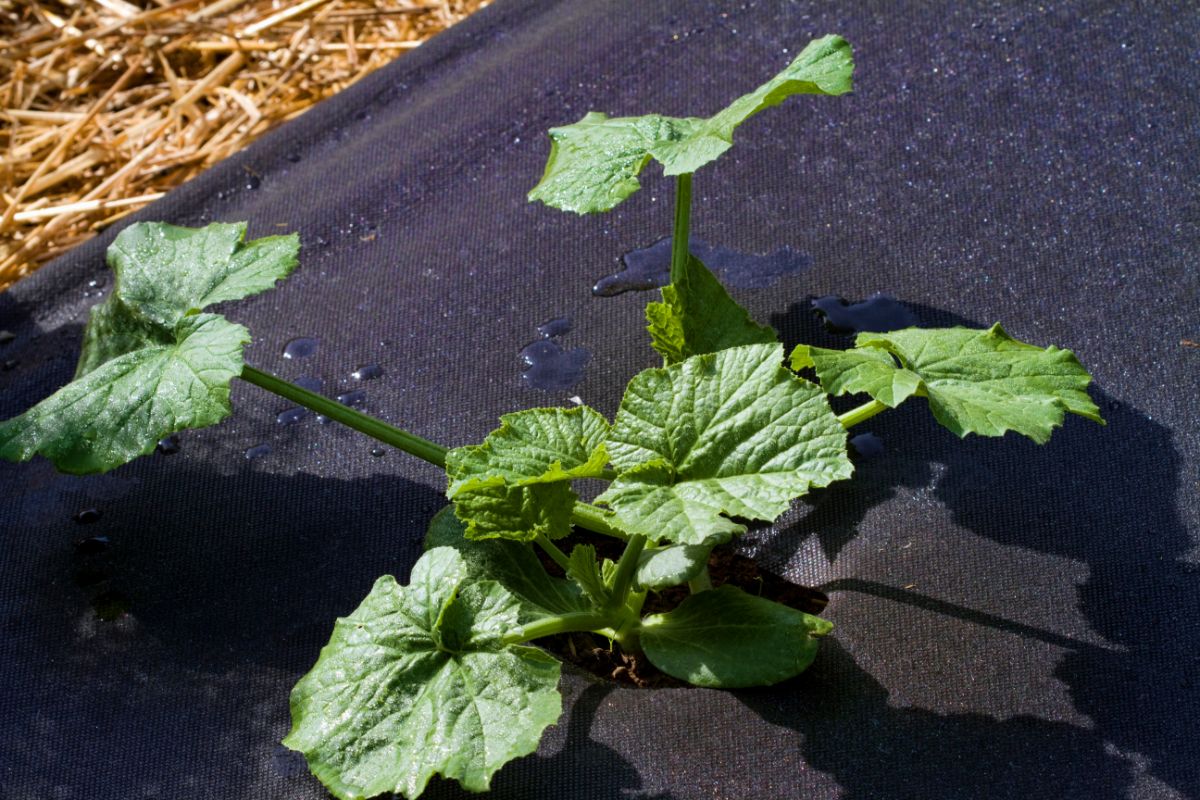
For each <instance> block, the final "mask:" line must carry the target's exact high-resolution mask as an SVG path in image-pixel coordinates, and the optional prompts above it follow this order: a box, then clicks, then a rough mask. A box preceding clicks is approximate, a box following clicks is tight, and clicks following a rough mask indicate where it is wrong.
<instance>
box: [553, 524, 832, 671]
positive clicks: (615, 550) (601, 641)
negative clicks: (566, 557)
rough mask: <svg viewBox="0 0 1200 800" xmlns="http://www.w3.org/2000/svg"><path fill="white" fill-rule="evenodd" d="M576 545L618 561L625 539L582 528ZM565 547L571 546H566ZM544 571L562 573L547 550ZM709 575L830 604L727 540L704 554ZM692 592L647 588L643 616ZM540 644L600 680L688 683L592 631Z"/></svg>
mask: <svg viewBox="0 0 1200 800" xmlns="http://www.w3.org/2000/svg"><path fill="white" fill-rule="evenodd" d="M569 542H570V543H571V544H572V545H574V544H590V545H592V546H593V547H595V548H596V555H597V556H599V557H600V558H609V559H612V560H613V561H616V560H617V559H618V558H620V557H621V551H622V550H623V549H624V544H623V543H621V542H619V541H616V540H615V539H612V538H609V537H606V536H600V535H598V534H591V533H589V532H587V531H584V532H580V533H577V534H575V535H574V536H572V537H571V539H570V540H569ZM568 549H569V548H568ZM538 553H539V555H540V556H541V558H542V564H543V565H544V566H545V567H546V571H547V572H549V573H551V574H552V575H556V576H559V577H562V576H563V571H562V569H561V568H560V567H559V566H558V565H557V564H555V563H554V561H553V560H551V559H550V557H549V556H547V555H546V554H545V553H542V552H541V551H540V550H539V551H538ZM708 575H709V580H711V581H712V585H713V587H717V586H721V585H724V584H726V583H728V584H731V585H733V586H736V587H738V588H739V589H741V590H742V591H744V592H748V593H750V594H754V595H759V596H761V597H765V598H766V599H768V600H774V601H775V602H776V603H782V604H783V605H785V606H789V607H791V608H795V609H797V610H799V611H804V612H806V613H808V614H820V613H821V612H822V611H823V610H824V609H825V606H826V605H828V603H829V597H828V596H826V595H825V593H824V592H821V591H818V590H817V589H812V588H809V587H807V586H799V585H797V584H794V583H791V582H790V581H788V580H786V579H784V578H781V577H780V576H778V575H775V574H774V573H772V572H768V571H767V570H765V569H763V568H762V567H760V566H759V564H758V562H757V561H755V560H754V559H752V558H749V557H747V556H744V555H741V554H740V553H737V552H735V551H734V549H733V547H732V546H731V545H720V546H718V547H714V548H713V551H712V553H711V554H710V555H709V558H708ZM689 594H690V592H689V590H688V587H687V586H686V585H681V586H672V587H671V588H669V589H665V590H663V591H661V592H655V591H651V592H650V593H649V594H648V595H647V597H646V603H645V605H644V606H643V607H642V615H643V616H645V615H647V614H661V613H664V612H667V611H670V610H671V609H673V608H675V607H676V606H678V605H679V604H680V603H682V602H683V601H684V600H685V599H686V598H687V596H688V595H689ZM538 644H539V645H541V646H542V647H544V648H546V649H547V650H549V651H550V652H551V653H553V654H555V655H556V656H558V657H559V658H561V659H562V660H563V661H567V662H569V663H571V664H574V665H575V666H577V667H579V668H580V669H582V670H585V671H587V672H590V673H592V674H593V675H595V676H597V677H599V678H602V679H604V680H608V681H613V682H615V683H620V684H625V685H628V686H637V687H639V688H645V689H661V688H685V687H686V688H690V687H691V684H690V683H687V682H686V681H681V680H679V679H678V678H673V677H671V676H670V675H667V674H665V673H663V672H660V671H659V670H658V668H657V667H655V666H654V665H653V664H651V663H650V660H649V659H648V658H646V656H645V655H644V654H642V653H623V652H621V650H620V648H619V647H617V646H616V645H615V644H610V642H609V641H608V640H607V639H605V638H604V637H603V636H598V635H596V634H593V633H567V634H562V635H559V636H551V637H547V638H546V639H542V640H540V641H539V642H538Z"/></svg>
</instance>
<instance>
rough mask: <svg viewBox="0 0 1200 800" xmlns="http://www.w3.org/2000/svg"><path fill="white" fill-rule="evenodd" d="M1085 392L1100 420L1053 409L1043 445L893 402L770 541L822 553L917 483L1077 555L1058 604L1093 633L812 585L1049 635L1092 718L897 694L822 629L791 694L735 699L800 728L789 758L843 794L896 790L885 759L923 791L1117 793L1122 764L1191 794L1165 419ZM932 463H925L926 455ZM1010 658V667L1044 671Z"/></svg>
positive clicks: (1189, 662)
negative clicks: (967, 708) (837, 479)
mask: <svg viewBox="0 0 1200 800" xmlns="http://www.w3.org/2000/svg"><path fill="white" fill-rule="evenodd" d="M913 308H914V310H915V311H916V312H917V315H918V318H919V320H920V321H921V324H923V325H928V326H943V325H967V326H970V327H980V324H979V323H978V322H977V321H974V320H965V319H962V318H960V317H956V316H954V315H951V314H948V313H946V312H943V311H939V310H937V309H932V308H928V307H921V306H914V307H913ZM772 323H773V325H774V326H775V327H776V328H777V329H779V330H780V331H781V332H782V335H783V338H784V340H785V341H797V340H800V341H806V342H816V343H818V344H821V343H822V341H823V340H824V341H833V340H836V339H838V338H839V337H835V336H833V335H832V334H829V333H828V332H826V331H824V330H823V329H822V327H821V325H820V323H819V322H818V321H817V320H816V319H815V318H814V316H813V314H812V311H811V310H810V308H809V304H808V303H800V304H796V305H794V306H793V307H792V308H791V309H790V310H789V311H788V312H787V313H786V314H782V315H777V316H776V317H775V318H773V319H772ZM1093 392H1094V396H1095V397H1096V400H1097V403H1098V404H1099V405H1100V407H1101V408H1102V409H1103V410H1104V414H1105V417H1106V419H1107V420H1108V427H1107V429H1106V431H1105V433H1104V435H1103V436H1102V437H1100V436H1095V435H1094V433H1093V432H1091V431H1087V430H1084V429H1083V427H1084V426H1072V425H1070V424H1068V425H1067V426H1066V428H1065V429H1064V430H1063V431H1060V432H1059V433H1058V435H1057V436H1056V438H1055V440H1054V441H1053V442H1051V443H1050V444H1048V445H1046V446H1044V447H1034V446H1030V445H1029V443H1028V442H1024V441H1018V440H1017V439H1016V438H1015V437H1006V438H1005V439H1003V440H1001V441H995V440H991V441H984V440H982V439H980V438H978V437H969V438H968V439H966V440H965V441H957V440H956V439H955V437H953V436H951V435H948V434H943V435H940V436H938V437H932V438H931V437H930V435H929V432H928V430H926V429H925V427H924V426H923V425H920V424H916V423H915V421H914V420H913V419H909V418H908V417H907V416H906V413H907V414H916V413H920V412H923V409H901V411H900V413H897V414H896V415H894V416H893V417H890V418H888V419H886V420H879V421H877V423H873V424H872V426H871V427H872V428H873V429H874V430H876V431H877V432H878V433H880V434H881V435H882V436H883V438H884V440H885V441H886V443H887V448H888V452H887V453H885V454H884V455H882V456H879V457H877V458H874V459H871V460H867V461H864V462H862V463H860V464H859V466H858V471H857V473H856V475H855V479H854V480H853V481H848V482H844V483H842V484H836V485H834V486H833V487H830V488H829V489H827V490H822V491H821V492H819V493H817V494H816V495H815V496H813V497H812V498H811V501H812V506H813V507H812V509H811V511H809V513H808V514H807V515H806V516H804V517H802V518H801V519H800V520H799V522H797V523H796V524H795V525H793V526H791V527H789V528H787V529H784V530H782V531H781V532H780V535H779V536H778V537H777V539H776V540H775V546H777V547H779V548H781V549H783V550H787V549H789V548H790V549H794V548H795V547H797V546H798V544H799V543H800V542H801V541H803V539H804V538H806V537H808V536H817V537H819V541H820V544H821V548H822V550H823V551H824V553H825V555H826V556H827V557H828V558H829V560H830V561H833V560H834V559H835V558H836V557H837V555H838V553H839V552H840V551H841V550H842V549H843V548H844V547H845V546H846V545H847V544H848V542H849V540H850V538H852V537H853V536H854V533H855V530H856V528H857V526H858V525H859V523H860V522H862V521H863V519H864V517H865V516H866V514H867V513H868V512H869V511H870V510H871V508H872V507H874V506H877V505H879V504H881V503H883V502H884V501H886V500H888V499H889V498H891V497H893V496H895V495H896V494H897V493H900V492H902V491H913V490H917V489H921V488H924V487H927V486H930V485H931V484H932V487H933V489H932V491H933V495H934V497H935V498H936V500H937V501H938V502H939V503H941V504H942V505H944V506H945V508H946V509H947V510H948V511H949V512H950V514H951V516H952V520H953V522H954V523H955V524H956V525H959V526H961V527H962V528H964V529H966V530H967V531H970V532H972V533H974V534H977V535H979V536H983V537H986V538H987V539H990V540H992V541H994V542H997V543H999V544H1001V545H1005V546H1008V547H1013V548H1020V549H1023V550H1027V551H1032V552H1036V553H1041V554H1046V555H1050V556H1056V557H1059V558H1066V559H1071V560H1073V561H1077V562H1081V563H1083V564H1085V565H1086V566H1087V572H1088V577H1087V579H1086V581H1085V582H1084V583H1083V584H1082V585H1080V586H1079V587H1077V596H1078V609H1077V610H1076V611H1075V612H1074V613H1076V614H1078V615H1081V616H1082V618H1083V619H1084V620H1086V623H1087V625H1088V627H1089V628H1090V630H1091V631H1092V632H1093V633H1095V634H1096V635H1098V636H1099V637H1102V638H1103V639H1104V640H1105V641H1106V642H1108V643H1109V646H1104V647H1101V646H1096V645H1094V644H1090V643H1087V642H1079V641H1075V640H1072V639H1070V638H1068V637H1065V636H1062V635H1059V634H1055V633H1053V632H1049V631H1042V630H1038V629H1036V628H1033V627H1031V626H1027V625H1022V624H1020V623H1017V622H1014V621H1012V620H1010V619H1006V618H1003V617H1000V616H996V615H991V614H986V613H982V612H979V611H975V610H971V609H967V608H963V607H961V606H957V605H954V604H952V603H946V602H943V601H940V600H938V599H935V598H933V597H929V596H926V595H923V594H921V592H920V590H919V589H916V590H915V591H909V590H905V589H898V588H894V587H892V586H886V585H884V584H882V583H873V582H870V581H862V580H855V579H840V580H834V581H832V582H830V583H828V584H826V585H825V586H822V587H821V588H822V589H824V590H825V591H828V592H830V593H838V592H844V593H846V594H847V595H849V597H848V598H847V599H846V600H845V602H847V603H853V602H856V601H855V600H854V599H853V598H854V596H859V597H862V596H864V595H873V596H874V597H876V598H882V599H883V600H884V602H895V603H900V604H904V605H906V606H908V607H910V608H916V609H923V610H924V611H927V612H932V613H933V614H937V615H946V616H949V617H953V618H956V619H957V620H958V621H960V622H961V623H963V624H966V625H969V626H984V627H986V628H990V629H992V630H999V631H1005V632H1007V633H1010V634H1014V635H1016V636H1019V637H1023V639H1024V640H1025V641H1026V642H1028V643H1029V644H1030V645H1039V644H1041V645H1044V644H1049V645H1052V646H1055V647H1057V648H1060V649H1061V652H1062V656H1061V658H1060V659H1059V660H1058V663H1057V666H1056V667H1055V668H1054V673H1053V674H1054V677H1055V678H1057V679H1058V680H1059V681H1061V682H1062V683H1063V684H1065V685H1066V687H1067V689H1068V691H1069V694H1070V698H1071V702H1072V703H1073V705H1074V707H1075V710H1076V712H1078V714H1081V715H1085V716H1086V717H1088V718H1089V719H1090V720H1092V721H1093V722H1094V726H1092V727H1089V728H1083V727H1076V726H1073V725H1068V724H1065V723H1058V722H1050V721H1046V720H1042V719H1038V718H1034V717H1032V716H1025V715H1018V716H1016V717H1012V718H1009V719H1005V720H1003V721H998V720H996V719H995V718H993V717H990V716H987V715H985V714H982V713H981V714H940V713H934V712H931V711H928V710H923V709H919V708H897V707H894V706H892V705H890V704H889V702H888V695H889V692H888V690H887V688H886V687H884V686H883V685H881V684H880V683H879V682H878V681H877V680H876V679H875V678H873V677H872V676H871V675H870V674H869V673H868V672H866V671H865V670H863V669H862V668H861V667H859V666H857V665H856V664H855V663H854V660H853V658H852V657H851V656H850V655H849V654H848V653H847V652H846V651H845V650H844V649H842V648H841V647H839V646H837V645H836V644H835V643H831V644H834V646H833V647H828V648H826V649H824V650H823V654H822V656H821V657H819V658H818V661H817V663H816V664H815V665H814V668H813V672H812V674H810V675H808V676H802V677H801V678H799V679H797V681H796V682H795V683H794V690H793V691H791V692H769V693H768V692H752V693H746V694H744V695H743V699H744V700H745V701H746V702H747V703H748V704H749V705H750V706H751V707H752V708H755V709H756V710H758V711H759V712H760V713H762V714H763V716H764V717H766V718H767V719H769V720H771V721H772V722H775V723H777V724H781V725H787V726H789V727H792V728H794V729H796V730H798V731H801V732H802V733H804V734H805V745H804V757H805V759H806V760H807V761H808V762H809V763H810V764H811V766H813V767H814V768H816V769H818V770H822V771H827V772H829V773H830V774H832V775H833V776H835V778H836V779H837V780H838V781H839V783H841V784H842V785H843V786H844V787H845V788H846V789H847V790H848V791H849V794H848V795H847V796H848V797H861V798H868V797H870V798H878V797H893V796H898V795H896V794H895V792H897V791H900V790H898V789H896V782H895V775H896V774H897V773H898V772H903V773H904V774H905V776H906V777H905V780H904V785H905V786H907V787H908V790H911V789H913V788H915V787H924V788H925V789H926V790H927V791H928V792H929V793H930V796H934V795H936V796H940V797H964V798H965V797H981V796H987V797H1013V798H1017V797H1029V796H1034V795H1044V796H1076V795H1080V796H1082V795H1083V794H1087V796H1091V797H1098V798H1109V797H1111V798H1118V797H1121V798H1123V797H1126V796H1127V791H1128V790H1129V789H1130V788H1131V786H1132V785H1133V782H1134V781H1135V779H1140V780H1143V781H1146V780H1148V781H1151V782H1153V781H1155V780H1157V781H1161V782H1162V783H1165V784H1166V785H1168V786H1170V787H1172V788H1173V789H1176V790H1178V791H1181V792H1184V793H1185V794H1188V795H1192V794H1197V793H1200V766H1198V765H1197V763H1196V762H1194V761H1193V762H1190V763H1181V762H1180V760H1179V759H1177V758H1173V757H1172V753H1173V752H1177V748H1178V745H1177V744H1176V743H1177V742H1178V741H1179V738H1180V736H1188V737H1194V736H1196V735H1197V734H1200V723H1198V722H1197V721H1198V720H1200V697H1198V696H1197V694H1196V692H1195V689H1194V687H1195V685H1196V680H1197V676H1196V671H1197V669H1198V668H1200V660H1198V659H1197V657H1196V653H1195V643H1196V639H1197V629H1196V624H1195V621H1194V618H1193V615H1192V614H1191V613H1190V611H1185V610H1190V609H1194V608H1196V607H1198V606H1200V580H1198V579H1197V576H1196V574H1195V572H1194V571H1189V570H1188V569H1187V568H1186V566H1185V565H1184V564H1182V563H1181V562H1180V561H1179V559H1180V558H1181V557H1182V556H1183V555H1184V554H1185V552H1186V551H1187V550H1188V549H1189V547H1190V541H1189V537H1188V535H1187V532H1186V530H1185V528H1184V526H1183V523H1182V521H1181V520H1180V519H1179V517H1178V513H1177V502H1176V496H1175V493H1176V482H1177V477H1176V476H1177V475H1178V472H1179V462H1180V458H1179V455H1178V453H1177V451H1176V449H1175V447H1174V445H1173V444H1172V441H1171V433H1170V432H1169V431H1168V430H1167V429H1165V428H1164V427H1163V426H1161V425H1158V424H1157V423H1155V422H1153V421H1151V420H1150V419H1149V418H1148V417H1147V416H1146V415H1145V414H1143V413H1141V412H1139V411H1138V410H1136V409H1133V408H1130V407H1128V406H1126V405H1124V404H1122V403H1120V402H1119V401H1117V400H1115V399H1113V398H1111V397H1108V396H1106V395H1105V394H1104V393H1103V391H1102V390H1099V389H1094V390H1093ZM913 454H920V456H919V457H915V456H914V455H913ZM934 464H938V465H942V466H940V467H939V468H938V469H937V470H935V469H934V467H933V465H934ZM1047 569H1050V570H1053V569H1056V567H1054V566H1048V567H1047ZM986 578H987V576H986V575H981V576H980V579H981V580H986ZM1068 611H1069V610H1068ZM1014 616H1019V614H1017V613H1014ZM913 619H914V624H915V622H916V621H918V620H919V619H920V616H918V617H914V618H913ZM912 635H913V636H920V632H919V631H913V633H912ZM835 638H836V637H835ZM1026 666H1027V665H1026ZM1020 667H1021V665H1016V666H1015V668H1014V672H1013V677H1012V680H1013V681H1020V680H1023V679H1024V677H1039V678H1042V679H1045V677H1047V676H1033V675H1032V673H1031V672H1028V671H1027V672H1026V673H1022V672H1021V669H1020ZM928 680H929V681H936V680H938V678H937V677H936V676H935V675H931V676H930V678H929V679H928ZM781 700H782V703H783V704H782V706H781V705H780V701H781ZM851 740H856V741H859V742H861V743H862V748H861V749H859V748H856V749H855V750H854V751H853V752H850V751H846V750H844V749H839V747H838V746H837V745H836V744H835V743H840V742H845V741H851ZM864 753H867V754H872V757H871V758H867V759H864V758H863V757H862V756H863V755H864ZM906 791H907V790H906Z"/></svg>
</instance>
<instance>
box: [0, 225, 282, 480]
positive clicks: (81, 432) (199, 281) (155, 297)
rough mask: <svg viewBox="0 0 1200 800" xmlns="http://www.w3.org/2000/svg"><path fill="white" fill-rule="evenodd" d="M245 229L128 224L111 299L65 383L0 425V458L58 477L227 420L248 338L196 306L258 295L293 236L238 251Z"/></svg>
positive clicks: (110, 464)
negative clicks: (30, 463) (36, 463)
mask: <svg viewBox="0 0 1200 800" xmlns="http://www.w3.org/2000/svg"><path fill="white" fill-rule="evenodd" d="M245 228H246V226H245V225H244V224H239V225H221V224H214V225H209V226H208V227H206V228H200V229H191V228H178V227H175V226H173V225H165V224H162V223H137V224H135V225H131V226H130V227H128V228H126V229H125V230H124V231H122V232H121V234H120V235H119V236H117V239H116V241H115V242H113V244H112V245H111V246H110V247H109V251H108V261H109V264H110V265H111V266H112V268H113V269H114V270H115V271H116V284H115V287H114V289H113V293H112V295H111V296H110V297H109V298H108V300H106V301H105V302H104V303H102V304H100V305H98V306H96V307H95V308H93V309H92V313H91V317H90V319H89V322H88V326H87V329H86V330H85V331H84V340H83V351H82V353H81V355H80V358H79V365H78V368H77V370H76V378H75V380H74V381H73V382H71V383H69V384H67V385H66V386H64V387H63V388H62V389H60V390H58V392H56V393H55V394H53V395H51V396H50V397H48V398H47V399H45V400H43V401H42V402H41V403H38V404H37V405H36V406H34V407H33V408H31V409H30V410H28V411H26V412H25V413H24V414H22V415H20V416H18V417H14V418H13V419H10V420H7V421H5V422H3V423H0V457H2V458H6V459H10V460H26V459H29V458H32V457H33V456H34V455H35V454H37V453H40V454H42V455H44V456H46V457H47V458H49V459H50V460H51V461H53V462H54V463H55V465H56V466H57V467H58V468H59V469H61V470H63V471H64V472H74V473H89V472H103V471H106V470H110V469H113V468H115V467H118V466H120V465H121V464H124V463H125V462H127V461H130V460H132V459H134V458H136V457H137V456H139V455H145V454H147V453H150V452H151V451H153V449H154V446H155V444H156V443H157V442H158V441H159V440H160V439H162V438H163V437H165V436H167V435H169V434H171V433H174V432H176V431H179V430H182V429H184V428H197V427H203V426H205V425H212V424H214V423H216V422H219V421H221V420H222V419H224V418H225V417H227V416H229V413H230V408H229V381H230V380H231V379H232V378H234V377H236V376H237V375H238V374H240V373H241V371H242V350H243V348H244V346H245V345H246V343H247V342H249V341H250V336H249V333H248V332H247V331H246V329H245V328H243V327H242V326H240V325H235V324H233V323H231V322H228V321H226V320H225V319H224V318H222V317H220V316H218V315H215V314H205V313H200V312H202V311H203V309H204V308H206V307H207V306H209V305H211V304H213V303H217V302H220V301H222V300H232V299H236V298H239V297H244V296H246V295H247V294H251V293H254V292H259V291H262V290H263V289H267V288H270V287H271V286H272V285H273V284H274V282H275V281H276V280H278V279H280V278H283V277H285V276H286V275H287V274H288V273H289V272H290V271H291V270H292V269H293V268H294V267H295V266H296V253H297V250H298V248H299V242H298V240H297V238H296V237H295V236H272V237H268V238H266V239H258V240H255V241H253V242H248V243H243V242H242V237H243V236H244V234H245Z"/></svg>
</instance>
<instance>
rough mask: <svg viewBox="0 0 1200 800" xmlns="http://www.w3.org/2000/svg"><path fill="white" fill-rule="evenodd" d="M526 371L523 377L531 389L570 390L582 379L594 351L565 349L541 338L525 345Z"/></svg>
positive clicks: (523, 353)
mask: <svg viewBox="0 0 1200 800" xmlns="http://www.w3.org/2000/svg"><path fill="white" fill-rule="evenodd" d="M520 356H521V360H522V361H524V362H525V364H526V368H525V371H524V372H522V373H521V380H522V382H524V384H525V385H526V386H528V387H530V388H531V389H542V390H545V391H555V390H560V389H570V388H571V387H572V386H574V385H575V384H577V383H579V382H580V381H581V380H583V370H584V367H586V366H587V364H588V362H589V361H591V359H592V354H591V353H590V352H588V350H586V349H584V348H582V347H576V348H573V349H571V350H566V349H564V348H563V347H562V346H561V345H560V344H558V342H555V341H553V340H551V339H542V340H540V341H536V342H533V343H532V344H528V345H526V346H525V347H524V348H522V350H521V353H520Z"/></svg>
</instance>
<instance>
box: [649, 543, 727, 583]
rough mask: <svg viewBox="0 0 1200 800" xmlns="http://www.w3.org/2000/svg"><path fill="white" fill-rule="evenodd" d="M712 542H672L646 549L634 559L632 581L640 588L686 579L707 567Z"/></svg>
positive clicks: (681, 581)
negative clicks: (635, 564)
mask: <svg viewBox="0 0 1200 800" xmlns="http://www.w3.org/2000/svg"><path fill="white" fill-rule="evenodd" d="M711 552H712V545H707V544H674V545H670V546H668V547H655V548H646V549H645V550H643V551H642V555H641V558H640V559H639V560H638V568H637V574H636V575H635V576H634V583H636V584H637V585H638V586H639V587H641V588H642V589H665V588H667V587H669V586H678V585H679V584H681V583H685V582H687V581H690V580H691V579H692V578H694V577H696V576H697V575H699V574H700V572H701V570H703V569H704V568H705V567H706V566H708V554H709V553H711Z"/></svg>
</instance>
